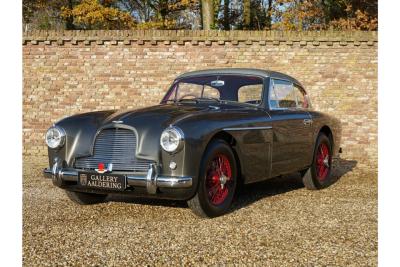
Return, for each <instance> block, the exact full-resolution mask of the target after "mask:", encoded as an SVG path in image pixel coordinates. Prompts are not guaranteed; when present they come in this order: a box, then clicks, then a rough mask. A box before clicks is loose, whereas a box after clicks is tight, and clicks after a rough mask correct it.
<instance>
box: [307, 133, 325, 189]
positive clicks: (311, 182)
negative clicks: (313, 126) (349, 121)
mask: <svg viewBox="0 0 400 267" xmlns="http://www.w3.org/2000/svg"><path fill="white" fill-rule="evenodd" d="M331 169H332V144H331V141H330V140H329V138H328V137H327V136H326V135H325V134H323V133H321V134H320V135H319V136H318V139H317V142H316V144H315V149H314V157H313V163H312V165H311V167H310V168H309V169H308V170H307V171H306V172H304V173H302V175H303V183H304V186H305V187H306V188H307V189H312V190H315V189H321V188H324V187H327V186H329V185H330V184H331V182H332V181H331Z"/></svg>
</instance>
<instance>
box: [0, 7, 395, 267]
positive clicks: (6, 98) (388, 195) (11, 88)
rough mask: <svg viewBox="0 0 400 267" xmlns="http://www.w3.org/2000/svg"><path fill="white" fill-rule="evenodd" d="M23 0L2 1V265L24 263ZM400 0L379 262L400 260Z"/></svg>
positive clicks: (389, 59) (382, 57)
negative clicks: (399, 80)
mask: <svg viewBox="0 0 400 267" xmlns="http://www.w3.org/2000/svg"><path fill="white" fill-rule="evenodd" d="M21 2H22V1H6V2H4V3H2V10H3V12H2V16H1V25H2V29H1V30H2V31H1V37H2V38H1V40H0V44H1V48H0V53H1V60H0V62H1V85H0V87H1V89H0V97H1V100H2V101H1V104H0V107H1V110H0V112H1V113H0V120H1V121H0V125H1V126H0V140H1V142H0V144H1V145H0V167H1V175H0V176H1V177H0V179H1V183H0V186H1V194H0V196H1V198H0V200H1V210H0V212H1V213H0V223H1V226H0V229H1V232H0V242H1V248H0V252H1V257H0V260H1V265H2V266H21V265H22V4H21ZM399 10H400V4H399V1H390V0H381V1H379V87H378V88H379V89H378V93H379V103H378V106H379V265H380V266H400V242H399V237H400V235H399V233H400V232H399V229H400V220H399V214H400V146H399V143H400V127H399V124H400V118H399V116H400V93H399V92H400V83H399V82H398V81H397V80H398V79H399V78H400V67H399V65H400V58H399V51H400V40H399V39H400V38H399V36H400V23H399V18H400V14H399Z"/></svg>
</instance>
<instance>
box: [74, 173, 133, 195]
mask: <svg viewBox="0 0 400 267" xmlns="http://www.w3.org/2000/svg"><path fill="white" fill-rule="evenodd" d="M78 175H79V184H80V185H81V186H84V187H90V188H98V189H107V190H116V191H123V190H125V188H126V176H125V175H120V174H112V173H104V174H100V173H93V172H79V173H78Z"/></svg>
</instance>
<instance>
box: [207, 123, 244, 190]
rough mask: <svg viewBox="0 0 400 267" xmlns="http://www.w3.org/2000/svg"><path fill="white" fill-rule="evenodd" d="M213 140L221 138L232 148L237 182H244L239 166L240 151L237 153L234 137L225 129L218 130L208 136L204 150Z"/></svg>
mask: <svg viewBox="0 0 400 267" xmlns="http://www.w3.org/2000/svg"><path fill="white" fill-rule="evenodd" d="M214 140H223V141H225V142H226V143H227V144H228V145H229V146H230V148H231V149H232V153H233V155H234V156H235V161H236V168H237V175H238V182H239V184H242V183H244V181H243V175H242V166H241V165H242V164H241V159H240V153H239V152H240V151H238V146H237V144H238V143H237V140H236V138H235V137H234V136H233V135H231V134H230V133H228V132H226V131H223V130H221V131H218V132H216V133H215V134H214V135H213V136H212V137H211V138H210V140H209V141H208V143H207V145H206V148H205V149H204V152H205V151H206V150H207V148H208V146H209V144H210V143H211V142H212V141H214ZM204 152H203V153H204ZM239 184H238V185H239Z"/></svg>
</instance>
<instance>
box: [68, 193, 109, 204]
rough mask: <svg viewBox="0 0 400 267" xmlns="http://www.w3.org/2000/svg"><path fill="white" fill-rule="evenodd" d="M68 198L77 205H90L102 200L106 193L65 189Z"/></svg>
mask: <svg viewBox="0 0 400 267" xmlns="http://www.w3.org/2000/svg"><path fill="white" fill-rule="evenodd" d="M65 193H66V194H67V196H68V198H69V199H70V200H72V201H73V202H75V203H77V204H79V205H90V204H97V203H101V202H104V200H105V199H106V197H107V194H91V193H84V192H73V191H65Z"/></svg>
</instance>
